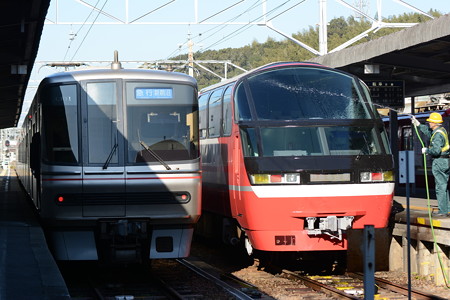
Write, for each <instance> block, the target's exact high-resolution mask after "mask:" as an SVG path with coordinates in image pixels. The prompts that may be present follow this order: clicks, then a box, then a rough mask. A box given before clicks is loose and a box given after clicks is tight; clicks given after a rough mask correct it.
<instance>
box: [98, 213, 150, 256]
mask: <svg viewBox="0 0 450 300" xmlns="http://www.w3.org/2000/svg"><path fill="white" fill-rule="evenodd" d="M98 228H99V231H98V235H97V243H98V246H97V252H98V257H99V260H100V261H103V262H106V263H118V264H120V263H143V262H145V261H147V260H148V257H149V252H150V230H149V228H148V222H147V221H146V220H127V219H123V220H100V221H99V226H98Z"/></svg>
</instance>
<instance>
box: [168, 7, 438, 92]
mask: <svg viewBox="0 0 450 300" xmlns="http://www.w3.org/2000/svg"><path fill="white" fill-rule="evenodd" d="M428 13H429V14H430V15H433V16H434V17H439V16H441V13H440V12H438V11H436V10H431V11H429V12H428ZM429 20H430V18H428V17H426V16H424V15H420V14H418V13H409V14H406V13H405V14H403V15H400V16H390V17H388V18H386V19H384V20H383V21H384V22H389V23H400V22H401V23H421V22H426V21H429ZM370 27H371V23H370V22H368V21H364V20H363V21H361V20H360V19H357V18H355V17H353V16H351V17H348V18H344V17H340V18H335V19H333V20H331V21H330V22H329V26H328V51H330V50H332V49H334V48H336V47H337V46H339V45H341V44H343V43H344V42H346V41H348V40H350V39H351V38H353V37H355V36H357V35H358V34H360V33H362V32H364V31H365V30H367V29H369V28H370ZM399 30H402V28H397V29H396V28H384V29H381V30H379V31H377V32H376V33H373V32H371V33H369V35H368V36H367V37H366V38H363V39H361V40H359V41H358V42H356V43H354V44H353V45H356V44H359V43H363V42H367V41H370V40H373V39H376V38H378V37H380V36H383V35H387V34H391V33H393V32H395V31H399ZM292 36H293V37H294V38H295V39H297V40H299V41H301V42H303V43H305V44H307V45H308V46H310V47H313V48H314V49H319V31H318V27H313V26H309V28H308V29H304V30H302V31H301V32H297V33H295V34H293V35H292ZM353 45H352V46H353ZM314 56H315V55H314V54H312V53H311V52H309V51H307V50H306V49H304V48H302V47H300V46H299V45H297V44H295V43H294V42H292V41H290V40H287V39H285V40H282V41H276V40H274V39H271V38H269V39H267V41H266V42H264V43H258V42H256V41H253V42H252V43H251V44H249V45H246V46H244V47H241V48H225V49H220V50H207V51H203V52H196V53H194V59H195V60H230V61H231V62H232V63H233V64H236V65H238V66H240V67H242V68H244V69H246V70H251V69H254V68H256V67H259V66H262V65H265V64H268V63H271V62H275V61H308V60H309V59H311V58H312V57H314ZM171 59H174V60H187V54H184V55H179V56H176V57H172V58H171ZM205 66H206V67H207V68H209V69H210V70H212V71H214V72H215V73H217V74H224V70H223V65H222V64H205ZM240 73H242V71H241V70H239V69H237V68H234V67H230V66H229V67H228V78H231V77H233V76H235V75H238V74H240ZM195 76H196V78H197V80H198V83H199V88H200V89H201V88H203V87H206V86H209V85H211V84H215V83H217V82H219V80H220V79H219V78H218V77H216V76H214V75H213V74H211V73H209V72H206V71H204V70H202V69H198V72H196V75H195Z"/></svg>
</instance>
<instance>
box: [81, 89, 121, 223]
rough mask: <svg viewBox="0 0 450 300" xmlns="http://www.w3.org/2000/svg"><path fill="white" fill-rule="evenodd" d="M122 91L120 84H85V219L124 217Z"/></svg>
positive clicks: (83, 104) (83, 128) (83, 107)
mask: <svg viewBox="0 0 450 300" xmlns="http://www.w3.org/2000/svg"><path fill="white" fill-rule="evenodd" d="M121 94H122V88H121V85H120V84H119V82H118V81H96V82H86V83H84V84H83V93H82V95H83V96H82V130H83V134H82V136H83V147H82V149H83V193H84V197H83V216H85V217H90V216H92V217H122V216H125V214H126V210H125V169H124V161H123V153H124V151H123V136H122V133H123V118H122V117H121V116H122V115H123V114H122V105H121V101H120V99H121V97H120V96H119V95H121Z"/></svg>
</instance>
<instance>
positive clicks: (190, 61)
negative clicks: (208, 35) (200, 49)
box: [188, 33, 194, 77]
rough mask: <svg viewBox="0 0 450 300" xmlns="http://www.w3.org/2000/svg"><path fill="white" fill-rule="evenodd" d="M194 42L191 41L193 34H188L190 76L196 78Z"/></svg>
mask: <svg viewBox="0 0 450 300" xmlns="http://www.w3.org/2000/svg"><path fill="white" fill-rule="evenodd" d="M193 46H194V42H192V40H191V33H189V34H188V49H189V52H188V65H189V76H192V77H193V76H194V52H193V50H192V49H193Z"/></svg>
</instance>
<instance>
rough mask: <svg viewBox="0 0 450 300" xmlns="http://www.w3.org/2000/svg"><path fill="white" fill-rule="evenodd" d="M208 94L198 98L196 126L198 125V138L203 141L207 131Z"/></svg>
mask: <svg viewBox="0 0 450 300" xmlns="http://www.w3.org/2000/svg"><path fill="white" fill-rule="evenodd" d="M208 97H209V93H208V94H203V95H201V96H200V97H199V98H198V112H199V115H198V121H199V122H198V123H199V124H198V125H199V132H200V138H201V139H205V138H206V136H207V135H206V133H207V130H208V111H207V108H208Z"/></svg>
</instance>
